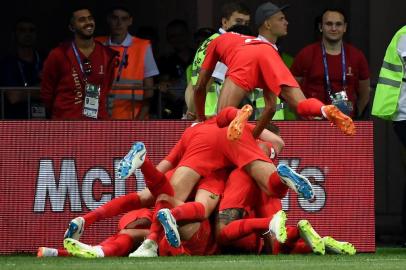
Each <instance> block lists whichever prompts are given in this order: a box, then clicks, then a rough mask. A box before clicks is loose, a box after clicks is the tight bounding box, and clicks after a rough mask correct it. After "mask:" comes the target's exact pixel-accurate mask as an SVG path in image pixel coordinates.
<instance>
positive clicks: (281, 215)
mask: <svg viewBox="0 0 406 270" xmlns="http://www.w3.org/2000/svg"><path fill="white" fill-rule="evenodd" d="M286 219H287V218H286V213H285V212H284V211H283V210H279V211H278V212H276V214H275V215H273V217H272V219H271V221H270V222H269V231H268V232H269V233H271V235H273V236H274V237H275V238H276V240H277V241H278V242H279V243H285V242H286V239H287V237H288V234H287V231H286Z"/></svg>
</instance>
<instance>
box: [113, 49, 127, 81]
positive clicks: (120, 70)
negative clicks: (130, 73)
mask: <svg viewBox="0 0 406 270" xmlns="http://www.w3.org/2000/svg"><path fill="white" fill-rule="evenodd" d="M127 50H128V47H125V49H124V52H123V56H122V57H121V61H120V64H119V66H118V71H117V78H116V81H117V82H118V81H119V80H120V77H121V72H122V71H123V67H124V66H125V65H127V64H128V63H127V61H128V58H127Z"/></svg>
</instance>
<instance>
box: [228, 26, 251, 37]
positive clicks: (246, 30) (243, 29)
mask: <svg viewBox="0 0 406 270" xmlns="http://www.w3.org/2000/svg"><path fill="white" fill-rule="evenodd" d="M227 32H235V33H238V34H241V35H246V36H252V35H253V32H252V30H251V28H250V27H249V26H247V25H241V24H235V25H233V26H231V27H230V28H228V29H227Z"/></svg>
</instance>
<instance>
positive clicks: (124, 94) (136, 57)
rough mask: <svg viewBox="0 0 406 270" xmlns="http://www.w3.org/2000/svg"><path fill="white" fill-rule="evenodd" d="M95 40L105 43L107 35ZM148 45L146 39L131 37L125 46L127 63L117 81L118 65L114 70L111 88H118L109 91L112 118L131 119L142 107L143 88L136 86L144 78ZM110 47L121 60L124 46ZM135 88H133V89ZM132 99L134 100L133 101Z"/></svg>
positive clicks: (140, 83)
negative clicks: (128, 45)
mask: <svg viewBox="0 0 406 270" xmlns="http://www.w3.org/2000/svg"><path fill="white" fill-rule="evenodd" d="M97 40H99V41H100V42H102V43H103V44H105V45H107V42H108V37H97ZM148 46H150V42H149V41H148V40H146V39H141V38H136V37H133V39H132V42H131V46H130V47H128V48H127V61H128V63H127V65H126V66H124V67H123V69H122V72H121V76H120V79H119V80H118V81H117V80H116V79H117V74H118V66H116V68H115V72H114V85H113V88H114V87H116V88H119V89H120V90H113V91H111V95H110V96H111V97H114V101H113V112H112V118H113V119H132V118H133V117H134V116H135V117H137V116H138V114H139V112H140V109H141V107H142V102H140V101H142V100H143V99H144V90H143V89H136V87H141V88H142V86H143V80H144V65H145V64H144V63H145V53H146V50H147V48H148ZM109 47H110V48H111V49H113V50H116V51H118V52H119V53H120V58H119V62H121V60H122V57H123V53H124V49H125V47H124V46H114V45H112V46H109ZM126 87H128V88H126ZM134 88H135V90H133V89H134ZM134 101H136V102H135V103H134Z"/></svg>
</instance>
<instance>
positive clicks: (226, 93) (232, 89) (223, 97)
mask: <svg viewBox="0 0 406 270" xmlns="http://www.w3.org/2000/svg"><path fill="white" fill-rule="evenodd" d="M246 95H247V91H245V90H244V89H243V88H241V87H240V86H238V85H237V84H235V83H234V82H233V81H232V80H231V79H230V78H226V79H225V80H224V84H223V87H222V88H221V91H220V96H219V100H218V103H217V111H218V112H219V111H221V110H222V109H224V108H225V107H228V106H233V107H236V108H237V107H238V105H240V103H241V101H242V100H243V99H244V97H245V96H246Z"/></svg>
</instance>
